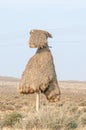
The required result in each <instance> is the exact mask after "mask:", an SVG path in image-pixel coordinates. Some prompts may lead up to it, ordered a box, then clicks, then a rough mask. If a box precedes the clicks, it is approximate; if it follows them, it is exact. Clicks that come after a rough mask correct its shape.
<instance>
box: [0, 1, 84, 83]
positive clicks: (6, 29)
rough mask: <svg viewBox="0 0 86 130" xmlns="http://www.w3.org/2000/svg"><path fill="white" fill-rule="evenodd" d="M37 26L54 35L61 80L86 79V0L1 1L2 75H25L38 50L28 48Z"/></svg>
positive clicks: (56, 59) (54, 47)
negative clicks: (24, 72) (31, 58)
mask: <svg viewBox="0 0 86 130" xmlns="http://www.w3.org/2000/svg"><path fill="white" fill-rule="evenodd" d="M34 28H35V29H43V30H47V31H49V32H50V33H51V34H52V35H53V39H49V45H50V46H52V48H51V51H52V54H53V57H54V63H55V69H56V73H57V77H58V80H81V81H86V69H85V68H86V0H72V1H71V0H60V1H58V0H51V1H50V0H41V1H40V0H35V1H34V0H22V1H20V0H15V1H12V0H3V1H0V75H1V76H12V77H19V78H20V77H21V74H22V72H23V71H24V68H25V65H26V64H27V62H28V60H29V59H30V57H31V56H32V55H34V53H35V51H36V49H30V48H29V47H28V40H29V31H30V30H31V29H34Z"/></svg>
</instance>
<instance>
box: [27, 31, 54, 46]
mask: <svg viewBox="0 0 86 130" xmlns="http://www.w3.org/2000/svg"><path fill="white" fill-rule="evenodd" d="M48 37H50V38H52V35H51V34H50V33H48V32H47V31H43V30H36V29H34V30H31V31H30V39H29V47H31V48H43V47H46V46H48V41H47V38H48Z"/></svg>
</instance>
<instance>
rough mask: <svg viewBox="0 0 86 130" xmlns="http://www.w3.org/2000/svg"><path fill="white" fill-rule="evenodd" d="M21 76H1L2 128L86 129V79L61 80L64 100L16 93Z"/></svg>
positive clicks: (0, 129)
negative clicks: (38, 103) (51, 100)
mask: <svg viewBox="0 0 86 130" xmlns="http://www.w3.org/2000/svg"><path fill="white" fill-rule="evenodd" d="M17 85H18V79H14V78H6V77H5V78H3V77H1V78H0V130H86V82H77V81H76V82H74V81H59V86H60V88H61V93H62V95H61V100H60V101H59V102H58V103H49V102H48V101H47V100H46V98H45V96H44V95H41V108H40V111H39V112H38V113H37V112H36V111H35V97H36V95H35V94H32V95H23V94H18V93H17Z"/></svg>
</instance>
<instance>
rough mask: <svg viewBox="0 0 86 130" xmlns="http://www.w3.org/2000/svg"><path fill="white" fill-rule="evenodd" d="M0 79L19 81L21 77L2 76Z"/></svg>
mask: <svg viewBox="0 0 86 130" xmlns="http://www.w3.org/2000/svg"><path fill="white" fill-rule="evenodd" d="M0 81H10V82H18V81H19V79H18V78H15V77H7V76H0Z"/></svg>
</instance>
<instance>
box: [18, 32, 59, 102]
mask: <svg viewBox="0 0 86 130" xmlns="http://www.w3.org/2000/svg"><path fill="white" fill-rule="evenodd" d="M37 33H38V31H37ZM31 35H32V34H31ZM35 35H36V34H35ZM43 35H44V32H43ZM45 35H46V34H45ZM39 37H40V36H39ZM34 40H35V39H34ZM43 41H44V40H43ZM38 43H39V41H38ZM33 44H35V41H34V43H33ZM36 44H37V39H36ZM38 46H39V45H38ZM18 91H19V92H20V93H23V94H29V93H35V92H38V91H41V92H43V93H44V94H45V96H46V98H47V99H48V100H49V101H50V102H56V101H58V100H59V98H60V90H59V86H58V82H57V78H56V73H55V67H54V64H53V57H52V54H51V52H50V50H49V48H48V46H45V47H43V48H38V50H37V52H36V54H35V55H34V56H33V57H32V58H31V59H30V60H29V61H28V63H27V65H26V68H25V70H24V72H23V74H22V76H21V79H20V82H19V87H18Z"/></svg>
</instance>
